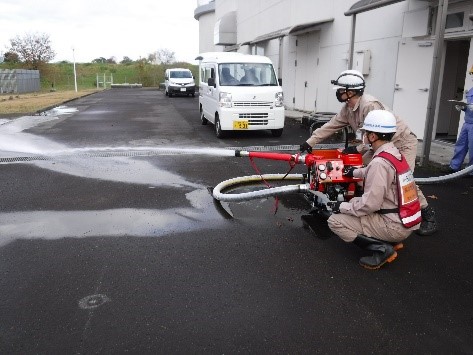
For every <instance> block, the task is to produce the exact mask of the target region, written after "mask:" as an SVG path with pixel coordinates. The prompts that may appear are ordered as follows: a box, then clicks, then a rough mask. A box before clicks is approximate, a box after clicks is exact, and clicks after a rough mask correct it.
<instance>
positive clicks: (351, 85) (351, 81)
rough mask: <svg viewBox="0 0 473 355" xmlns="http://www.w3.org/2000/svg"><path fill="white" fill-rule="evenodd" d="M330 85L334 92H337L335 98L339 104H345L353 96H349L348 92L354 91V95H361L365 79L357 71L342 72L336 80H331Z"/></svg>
mask: <svg viewBox="0 0 473 355" xmlns="http://www.w3.org/2000/svg"><path fill="white" fill-rule="evenodd" d="M331 83H332V84H333V85H334V87H333V88H334V90H337V92H336V96H337V99H338V101H340V102H346V101H348V100H349V99H350V98H351V97H353V96H354V95H352V96H349V95H348V91H354V92H355V94H356V95H363V92H364V90H365V78H364V77H363V74H361V73H360V72H359V71H358V70H345V71H342V72H341V73H340V75H339V76H338V78H337V79H335V80H332V81H331ZM340 89H345V90H340ZM344 93H346V94H347V96H346V99H342V95H343V94H344Z"/></svg>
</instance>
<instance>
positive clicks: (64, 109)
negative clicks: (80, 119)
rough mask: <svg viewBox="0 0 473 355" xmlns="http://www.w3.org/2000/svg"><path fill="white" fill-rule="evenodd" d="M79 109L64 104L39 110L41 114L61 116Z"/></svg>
mask: <svg viewBox="0 0 473 355" xmlns="http://www.w3.org/2000/svg"><path fill="white" fill-rule="evenodd" d="M78 111H79V110H78V109H77V108H75V107H68V106H66V105H61V106H57V107H54V108H52V109H51V110H48V111H43V112H41V116H62V115H70V114H72V113H75V112H78Z"/></svg>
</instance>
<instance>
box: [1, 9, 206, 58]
mask: <svg viewBox="0 0 473 355" xmlns="http://www.w3.org/2000/svg"><path fill="white" fill-rule="evenodd" d="M196 7H197V1H196V0H170V1H165V0H131V1H125V0H76V1H67V0H0V53H4V52H6V51H7V49H8V48H9V46H10V39H11V38H14V37H16V36H20V37H23V36H24V35H25V34H26V33H40V34H42V33H45V34H47V35H49V38H50V40H51V45H52V48H53V50H54V51H55V52H56V57H55V58H54V60H53V62H56V61H62V60H67V61H71V62H72V60H73V50H72V48H74V57H75V60H76V62H79V63H80V62H90V61H92V60H93V59H95V58H99V57H104V58H107V59H108V58H110V57H112V56H113V57H115V58H116V60H117V62H119V61H121V60H122V59H123V57H124V56H127V57H129V58H131V59H132V60H137V59H139V58H140V57H141V58H146V57H147V56H148V54H150V53H152V52H156V50H158V49H169V50H171V51H173V52H175V56H176V59H177V60H178V61H185V62H191V63H194V58H195V57H196V56H197V54H198V51H199V33H198V25H199V23H198V21H197V20H196V19H194V10H195V9H196Z"/></svg>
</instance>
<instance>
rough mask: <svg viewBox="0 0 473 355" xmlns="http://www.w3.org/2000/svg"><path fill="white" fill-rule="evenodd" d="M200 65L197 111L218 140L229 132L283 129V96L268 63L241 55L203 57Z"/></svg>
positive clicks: (208, 54) (252, 56) (213, 54)
mask: <svg viewBox="0 0 473 355" xmlns="http://www.w3.org/2000/svg"><path fill="white" fill-rule="evenodd" d="M197 59H198V60H199V61H200V64H199V109H200V119H201V121H202V124H203V125H205V124H207V123H208V122H211V123H213V124H214V126H215V133H216V135H217V137H218V138H222V137H223V136H225V133H226V132H227V131H231V130H262V129H268V130H271V133H272V135H273V136H274V137H279V136H281V134H282V132H283V128H284V104H283V92H282V88H281V87H280V86H279V83H278V79H277V77H276V73H275V71H274V68H273V64H272V63H271V60H270V59H269V58H267V57H264V56H259V55H248V54H241V53H234V52H232V53H228V52H212V53H203V54H201V55H200V56H199V57H197Z"/></svg>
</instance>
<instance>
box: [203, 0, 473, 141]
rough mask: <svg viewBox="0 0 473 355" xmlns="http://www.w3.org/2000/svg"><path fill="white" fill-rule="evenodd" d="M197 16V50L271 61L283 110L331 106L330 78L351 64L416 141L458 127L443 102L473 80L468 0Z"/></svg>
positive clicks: (265, 3) (257, 3) (296, 4)
mask: <svg viewBox="0 0 473 355" xmlns="http://www.w3.org/2000/svg"><path fill="white" fill-rule="evenodd" d="M444 9H445V11H444ZM438 14H440V16H438ZM194 17H195V18H196V19H197V20H198V21H199V31H200V33H199V40H200V42H199V50H200V52H208V51H238V52H243V53H252V54H262V55H265V56H268V57H270V58H271V59H272V61H273V63H274V64H275V67H276V68H278V76H279V78H280V79H281V81H282V86H283V90H284V95H285V106H286V108H288V109H291V110H302V111H309V112H310V111H314V110H315V111H319V112H338V111H339V109H340V103H339V102H338V101H337V100H336V98H335V94H334V92H333V90H332V85H331V84H330V80H332V79H336V78H337V76H338V74H339V73H340V72H341V71H343V70H345V69H350V68H353V69H358V70H360V71H361V72H362V73H363V74H364V75H365V78H366V85H367V88H366V92H367V93H370V94H371V95H374V96H376V97H378V98H379V99H380V100H381V101H382V102H383V103H385V104H386V105H389V106H390V107H391V108H393V110H394V112H395V113H396V114H398V115H399V116H401V117H402V118H403V119H404V120H405V121H406V122H407V123H408V125H409V126H410V128H411V129H412V130H413V131H414V132H415V133H416V135H417V136H418V138H419V139H424V138H426V139H427V138H432V139H436V138H437V139H448V138H450V139H453V140H455V138H456V136H457V134H458V131H459V127H461V124H462V123H463V122H462V120H463V113H461V114H460V113H459V112H457V111H456V110H455V109H454V105H453V104H452V103H451V102H449V101H448V100H449V99H456V100H462V99H464V92H465V91H466V90H468V89H469V88H471V87H472V86H473V80H471V79H470V78H469V77H468V69H469V68H470V67H471V66H472V65H473V45H472V38H473V1H472V0H450V1H449V0H361V1H354V0H330V1H327V0H215V1H208V0H207V1H206V0H200V1H197V8H196V9H195V12H194ZM437 17H439V19H440V20H441V19H442V18H443V19H445V21H439V24H440V26H438V25H437ZM436 54H437V55H436ZM432 73H433V74H432ZM426 122H427V124H426Z"/></svg>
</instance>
